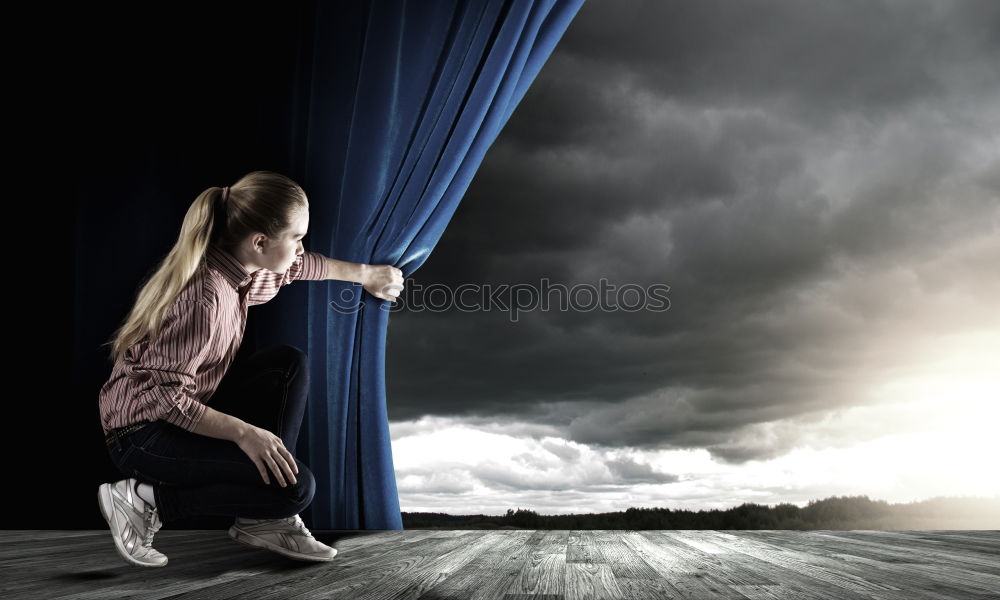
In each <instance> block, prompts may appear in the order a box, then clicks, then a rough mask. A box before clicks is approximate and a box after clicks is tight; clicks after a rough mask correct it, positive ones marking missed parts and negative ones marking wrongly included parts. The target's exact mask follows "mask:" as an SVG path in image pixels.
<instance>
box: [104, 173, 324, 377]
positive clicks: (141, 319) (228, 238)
mask: <svg viewBox="0 0 1000 600" xmlns="http://www.w3.org/2000/svg"><path fill="white" fill-rule="evenodd" d="M222 191H223V188H221V187H211V188H208V189H206V190H205V191H203V192H202V193H200V194H198V197H197V198H195V199H194V202H192V203H191V206H190V208H188V210H187V213H186V214H185V215H184V222H183V223H182V224H181V233H180V236H179V237H178V238H177V242H176V243H174V247H173V248H171V249H170V252H168V253H167V255H166V257H164V258H163V259H162V260H161V261H160V263H159V265H158V266H157V267H156V269H155V271H154V272H153V274H152V275H151V276H150V277H148V278H147V279H146V280H145V281H143V282H140V286H141V289H140V290H139V293H138V295H137V297H136V300H135V303H134V304H133V306H132V311H131V312H130V313H129V315H128V317H127V318H126V319H125V321H124V322H123V323H122V325H121V326H120V327H119V328H118V329H117V330H116V331H115V333H114V334H113V335H112V337H111V339H110V340H108V341H107V342H105V343H103V344H101V345H102V346H107V345H109V344H111V345H112V348H111V356H110V357H109V360H110V361H111V362H112V363H114V362H117V361H118V359H119V358H120V357H121V356H122V355H123V354H124V353H125V351H126V350H127V349H128V348H129V347H130V346H132V345H133V344H135V343H137V342H139V341H142V339H143V338H144V337H146V335H147V334H148V335H149V336H150V339H152V338H155V337H156V335H157V333H158V332H159V330H160V325H161V324H162V322H163V316H164V314H165V313H166V312H167V309H168V308H170V305H171V304H172V303H173V301H174V299H175V298H177V295H178V294H180V293H181V291H183V290H184V288H185V286H187V284H188V282H190V281H191V278H192V277H193V276H194V275H195V273H196V272H197V271H198V269H199V268H201V267H202V265H204V264H205V254H206V251H207V250H208V246H209V244H213V245H216V246H218V247H220V248H223V249H226V250H228V251H230V252H232V251H233V249H234V248H235V247H236V246H237V245H238V244H239V243H240V242H242V241H243V240H245V239H246V238H247V236H249V235H250V234H252V233H256V232H260V233H263V234H264V235H266V236H267V237H268V238H271V239H277V238H278V237H279V236H280V235H281V233H282V232H283V231H284V230H285V229H287V228H288V227H290V226H291V224H292V216H293V214H294V212H295V211H296V210H299V209H303V208H305V209H308V207H309V204H308V199H307V198H306V194H305V192H304V191H303V190H302V188H301V187H299V185H298V184H297V183H295V182H294V181H292V180H291V179H289V178H288V177H285V176H284V175H281V174H278V173H273V172H270V171H253V172H252V173H248V174H247V175H244V176H243V177H242V178H241V179H240V180H239V181H237V182H236V183H235V184H234V185H232V186H230V188H229V194H228V196H227V198H226V201H225V203H223V202H222Z"/></svg>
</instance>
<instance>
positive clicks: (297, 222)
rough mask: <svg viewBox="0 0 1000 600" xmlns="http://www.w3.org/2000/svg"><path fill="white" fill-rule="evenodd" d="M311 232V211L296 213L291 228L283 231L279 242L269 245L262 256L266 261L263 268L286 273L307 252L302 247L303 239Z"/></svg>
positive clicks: (303, 210)
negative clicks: (297, 258) (299, 256)
mask: <svg viewBox="0 0 1000 600" xmlns="http://www.w3.org/2000/svg"><path fill="white" fill-rule="evenodd" d="M308 231H309V209H308V208H305V209H302V210H299V211H296V212H295V213H294V214H293V215H292V224H291V226H290V227H289V228H288V229H286V230H285V231H283V232H282V233H281V235H280V236H279V237H278V239H277V240H274V241H273V242H271V243H269V244H267V246H266V247H265V250H264V252H263V253H262V254H261V259H262V261H266V263H265V264H262V265H261V266H262V267H264V268H265V269H267V270H268V271H274V272H275V273H284V272H285V271H287V270H288V267H290V266H292V263H293V262H295V258H296V257H297V256H298V255H300V254H302V253H303V252H305V247H304V246H303V245H302V238H303V237H305V235H306V233H307V232H308Z"/></svg>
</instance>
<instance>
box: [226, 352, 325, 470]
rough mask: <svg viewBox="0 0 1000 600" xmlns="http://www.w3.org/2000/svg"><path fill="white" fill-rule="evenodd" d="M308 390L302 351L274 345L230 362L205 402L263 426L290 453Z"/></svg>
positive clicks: (305, 362)
mask: <svg viewBox="0 0 1000 600" xmlns="http://www.w3.org/2000/svg"><path fill="white" fill-rule="evenodd" d="M308 391H309V369H308V366H307V360H306V354H305V352H303V351H302V350H299V349H298V348H296V347H295V346H290V345H288V344H278V345H276V346H270V347H267V348H262V349H261V350H258V351H257V352H256V353H254V354H253V355H251V356H250V357H249V358H247V359H246V360H245V361H242V362H240V363H238V364H233V365H232V367H231V368H230V369H229V372H228V373H226V376H225V377H223V379H222V381H221V382H220V383H219V387H218V389H217V390H216V391H215V393H214V394H212V397H211V398H209V400H208V405H209V406H211V407H212V408H214V409H215V410H218V411H221V412H224V413H226V414H230V415H233V416H236V417H239V418H240V419H242V420H244V421H246V422H247V423H250V424H251V425H256V426H257V427H262V428H264V429H267V430H268V431H270V432H271V433H273V434H275V435H277V436H278V437H280V438H281V440H282V441H283V442H284V443H285V448H287V449H288V451H289V452H291V453H292V455H293V456H294V455H295V445H296V444H297V443H298V439H299V429H300V428H301V426H302V418H303V416H304V415H305V410H306V395H307V393H308Z"/></svg>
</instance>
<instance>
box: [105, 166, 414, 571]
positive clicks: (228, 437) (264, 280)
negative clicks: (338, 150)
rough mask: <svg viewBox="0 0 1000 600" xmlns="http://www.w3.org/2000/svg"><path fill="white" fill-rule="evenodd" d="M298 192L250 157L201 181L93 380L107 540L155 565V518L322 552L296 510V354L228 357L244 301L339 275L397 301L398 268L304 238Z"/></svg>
mask: <svg viewBox="0 0 1000 600" xmlns="http://www.w3.org/2000/svg"><path fill="white" fill-rule="evenodd" d="M308 227H309V204H308V201H307V199H306V195H305V193H304V192H303V191H302V188H300V187H299V186H298V185H297V184H296V183H295V182H293V181H292V180H291V179H288V178H287V177H285V176H283V175H279V174H277V173H271V172H267V171H255V172H253V173H250V174H248V175H246V176H245V177H243V178H242V179H240V180H239V181H238V182H236V184H235V185H233V186H232V187H226V188H215V187H213V188H209V189H207V190H205V191H204V192H202V193H201V194H200V195H199V196H198V197H197V198H196V199H195V200H194V202H193V203H192V204H191V207H190V208H189V209H188V211H187V214H186V215H185V217H184V222H183V224H182V225H181V232H180V237H179V239H178V240H177V243H176V244H175V245H174V247H173V248H172V249H171V251H170V252H169V253H168V254H167V256H166V257H165V258H164V259H163V261H162V263H161V264H160V265H159V267H158V268H157V269H156V271H155V273H154V274H153V275H152V276H151V277H150V278H149V279H148V281H146V283H145V284H144V285H143V286H142V288H141V290H140V291H139V294H138V297H137V299H136V302H135V304H134V306H133V308H132V311H131V313H130V314H129V316H128V318H127V319H126V320H125V322H124V323H123V324H122V326H121V327H120V328H119V329H118V330H117V331H116V332H115V334H114V336H113V337H112V339H111V341H109V342H107V343H108V344H113V346H112V351H111V360H112V361H113V363H114V366H113V368H112V372H111V377H110V378H109V379H108V381H107V382H106V383H105V384H104V386H103V387H102V388H101V391H100V398H99V407H100V415H101V427H102V428H103V430H104V433H105V436H106V441H107V444H108V452H109V454H110V456H111V460H112V461H113V462H114V464H115V466H116V467H117V468H118V469H119V470H120V471H121V472H122V473H123V474H125V475H127V476H128V477H127V478H126V479H122V480H120V481H117V482H115V483H105V484H102V485H101V486H100V487H99V489H98V499H99V502H100V508H101V512H102V514H103V515H104V518H105V519H106V520H107V522H108V525H109V526H110V528H111V535H112V538H113V539H114V543H115V548H116V549H117V550H118V552H119V554H121V556H122V557H123V558H125V560H126V561H128V562H129V563H131V564H133V565H137V566H143V567H162V566H165V565H166V564H167V557H166V556H164V555H163V554H162V553H160V552H158V551H157V550H155V549H154V548H153V547H152V541H153V535H154V534H155V533H156V532H157V531H158V530H159V529H160V527H161V526H162V524H163V523H164V522H170V521H171V520H174V519H178V518H180V517H184V516H189V515H227V516H232V517H235V523H234V524H233V526H232V527H231V528H230V529H229V535H230V537H232V538H233V539H234V540H236V541H238V542H242V543H244V544H247V545H251V546H255V547H259V548H265V549H268V550H271V551H274V552H277V553H280V554H282V555H284V556H287V557H290V558H294V559H299V560H314V561H320V560H332V559H333V557H334V556H335V555H336V553H337V551H336V550H335V549H334V548H331V547H329V546H326V545H325V544H322V543H320V542H319V541H317V540H316V539H315V538H313V537H312V534H311V533H310V532H309V530H308V529H306V527H305V525H304V524H303V522H302V519H301V517H299V514H298V513H299V512H301V511H302V510H303V509H304V508H305V507H307V506H308V505H309V503H310V502H311V501H312V498H313V494H314V492H315V480H314V478H313V475H312V473H311V472H310V471H309V469H308V468H307V467H306V465H305V464H303V463H302V462H301V461H300V460H298V459H297V458H295V457H294V456H293V455H292V451H294V449H295V443H296V440H297V439H298V432H299V427H300V425H301V422H302V416H303V414H304V411H305V403H306V393H307V390H308V375H309V373H308V370H307V363H306V357H305V354H304V353H303V352H302V351H301V350H299V349H298V348H295V347H292V346H288V345H284V344H282V345H278V346H272V347H270V348H264V349H262V350H260V351H259V352H257V353H256V354H253V355H251V356H250V357H249V358H247V359H246V360H245V361H244V362H242V364H240V363H237V364H235V365H232V368H230V366H231V363H232V362H233V359H234V357H235V356H236V353H237V350H238V349H239V346H240V342H241V340H242V338H243V329H244V326H245V324H246V317H247V308H248V306H251V305H255V304H261V303H263V302H267V301H268V300H270V299H271V298H273V297H274V296H275V295H276V294H277V293H278V291H279V289H280V288H281V287H282V286H284V285H288V284H289V283H291V282H293V281H297V280H299V279H305V280H322V279H342V280H346V281H355V282H357V283H361V284H362V286H363V287H364V288H365V290H367V291H368V292H369V293H371V294H372V295H374V296H375V297H377V298H381V299H383V300H389V301H392V302H395V301H396V298H397V297H398V295H399V291H400V290H401V289H402V287H403V277H402V272H401V271H400V270H399V269H397V268H395V267H393V266H391V265H364V264H357V263H348V262H342V261H337V260H334V259H331V258H327V257H325V256H323V255H322V254H319V253H316V252H306V251H305V250H304V248H303V246H302V237H303V236H305V234H306V232H307V231H308Z"/></svg>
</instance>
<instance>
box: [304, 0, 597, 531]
mask: <svg viewBox="0 0 1000 600" xmlns="http://www.w3.org/2000/svg"><path fill="white" fill-rule="evenodd" d="M582 4H583V0H560V1H552V0H549V1H536V0H469V1H453V2H447V1H440V0H436V1H434V2H425V1H422V2H403V1H377V2H368V3H344V4H341V3H332V2H329V3H327V2H319V3H317V5H316V14H315V28H314V30H313V39H312V40H311V49H310V48H309V46H310V44H309V43H305V42H304V43H303V52H304V53H308V56H306V57H304V58H303V61H304V63H305V62H307V63H308V68H307V70H306V71H305V72H304V73H303V75H304V76H305V77H306V78H307V81H306V82H304V83H303V88H307V89H308V91H309V98H308V105H309V109H308V115H307V117H306V121H305V127H304V130H305V131H307V132H308V133H307V137H308V139H307V140H306V141H305V142H304V145H305V167H304V172H305V176H304V178H303V181H302V182H301V183H303V187H304V188H305V189H306V192H307V193H308V194H309V197H310V231H311V234H310V237H311V244H310V246H309V248H308V249H310V250H314V251H317V252H323V253H325V254H327V255H329V256H332V257H334V258H338V259H341V260H347V261H351V262H363V263H369V264H390V265H394V266H397V267H399V268H400V269H401V270H402V271H403V274H404V277H409V276H410V275H411V274H412V273H413V272H414V271H416V270H417V269H418V268H419V267H420V266H421V265H422V264H423V262H424V261H425V260H427V258H428V256H430V253H431V251H432V250H433V248H434V246H435V245H436V244H437V242H438V240H439V239H440V238H441V235H442V234H443V232H444V229H445V227H446V226H447V225H448V222H449V221H450V220H451V217H452V215H453V214H454V212H455V210H456V208H457V207H458V204H459V202H460V201H461V199H462V196H463V195H464V194H465V192H466V190H467V189H468V187H469V184H470V183H471V181H472V178H473V176H474V175H475V173H476V170H477V169H478V168H479V166H480V164H481V163H482V160H483V157H484V156H485V154H486V152H487V150H488V149H489V147H490V146H491V145H492V143H493V142H494V141H495V139H496V137H497V135H498V134H499V132H500V130H501V129H502V128H503V126H504V124H505V123H506V122H507V120H508V119H509V118H510V115H511V113H512V112H513V111H514V109H515V108H516V106H517V104H518V102H520V100H521V99H522V98H523V96H524V93H525V92H526V90H527V89H528V86H529V85H531V82H532V81H533V80H534V78H535V76H536V75H537V74H538V72H539V70H540V69H541V67H542V65H543V64H544V63H545V61H546V60H547V59H548V57H549V56H550V55H551V53H552V50H553V49H554V48H555V46H556V44H557V43H558V41H559V39H560V38H561V37H562V35H563V33H564V32H565V31H566V29H567V27H568V26H569V23H570V22H571V20H572V19H573V17H574V16H575V15H576V13H577V12H578V10H579V8H580V7H581V6H582ZM308 297H309V305H308V331H307V333H306V336H307V337H306V338H305V346H306V347H305V349H306V351H307V353H308V355H309V357H310V363H311V364H310V373H311V378H310V386H311V387H310V395H309V398H310V400H309V405H308V408H307V415H306V418H305V420H306V422H305V423H304V424H303V428H302V433H301V435H300V444H299V452H300V456H301V453H304V454H305V455H304V456H302V458H303V459H304V460H305V461H306V463H307V464H308V465H309V466H310V468H311V469H312V470H313V472H314V473H315V475H316V480H317V492H316V496H315V497H314V499H313V502H312V505H311V506H310V508H309V514H308V518H309V519H310V526H311V527H312V528H315V529H402V528H403V527H402V519H401V515H400V507H399V498H398V493H397V488H396V478H395V472H394V469H393V461H392V448H391V444H390V437H389V424H388V415H387V408H386V396H385V344H386V334H387V328H388V320H389V314H390V313H389V309H390V308H391V306H392V303H391V302H388V301H384V300H380V299H378V298H375V297H374V296H371V295H370V294H368V293H367V292H364V290H363V289H362V288H361V286H360V285H357V284H351V283H349V282H338V281H333V282H330V283H329V284H328V285H315V286H310V290H309V292H308Z"/></svg>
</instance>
